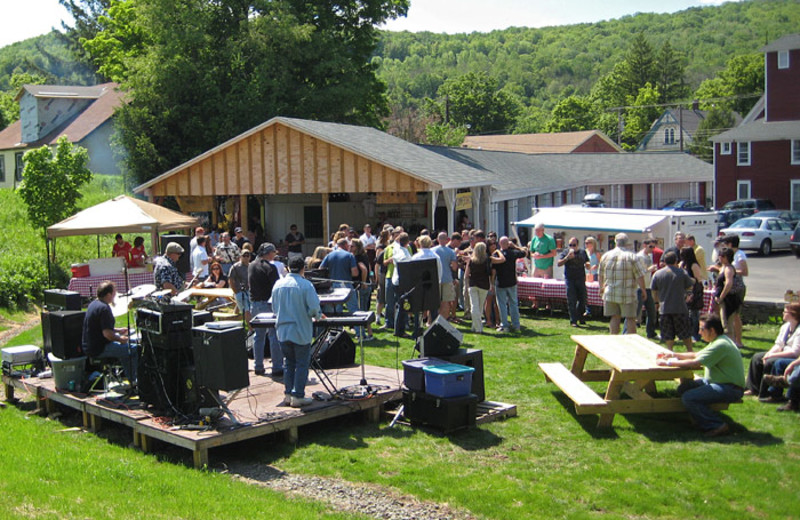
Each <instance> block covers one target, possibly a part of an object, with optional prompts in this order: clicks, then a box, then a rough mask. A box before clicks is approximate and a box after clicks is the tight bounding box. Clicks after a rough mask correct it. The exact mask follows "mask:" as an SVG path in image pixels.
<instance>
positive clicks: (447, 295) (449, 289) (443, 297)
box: [439, 282, 456, 302]
mask: <svg viewBox="0 0 800 520" xmlns="http://www.w3.org/2000/svg"><path fill="white" fill-rule="evenodd" d="M439 296H440V300H439V301H443V302H452V301H454V300H455V299H456V289H455V287H454V286H453V282H445V283H440V284H439Z"/></svg>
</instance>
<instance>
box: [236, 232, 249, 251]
mask: <svg viewBox="0 0 800 520" xmlns="http://www.w3.org/2000/svg"><path fill="white" fill-rule="evenodd" d="M233 232H234V233H236V238H234V239H233V240H232V241H233V243H234V244H236V246H237V247H238V248H239V249H242V248H243V247H244V245H245V244H249V243H250V240H249V239H248V238H247V237H246V236H244V235H243V234H242V228H240V227H237V228H236V229H234V230H233Z"/></svg>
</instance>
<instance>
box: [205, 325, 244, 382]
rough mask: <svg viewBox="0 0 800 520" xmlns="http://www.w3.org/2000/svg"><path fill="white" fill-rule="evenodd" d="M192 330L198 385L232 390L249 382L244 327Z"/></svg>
mask: <svg viewBox="0 0 800 520" xmlns="http://www.w3.org/2000/svg"><path fill="white" fill-rule="evenodd" d="M192 333H193V334H194V366H195V370H196V372H197V384H198V386H204V387H207V388H211V389H213V390H225V391H231V390H237V389H239V388H244V387H246V386H249V385H250V378H249V376H248V375H247V346H246V344H245V332H244V328H243V327H234V328H231V329H209V328H206V327H195V328H194V329H193V330H192Z"/></svg>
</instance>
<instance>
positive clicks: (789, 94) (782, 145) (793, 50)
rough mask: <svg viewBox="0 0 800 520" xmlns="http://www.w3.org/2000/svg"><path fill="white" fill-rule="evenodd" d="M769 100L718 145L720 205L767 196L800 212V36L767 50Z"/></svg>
mask: <svg viewBox="0 0 800 520" xmlns="http://www.w3.org/2000/svg"><path fill="white" fill-rule="evenodd" d="M761 50H762V51H763V52H764V53H765V58H766V59H765V73H766V74H765V77H766V80H765V83H766V84H765V88H764V96H763V97H762V98H761V99H760V100H759V102H758V103H757V104H756V105H755V107H753V110H751V111H750V113H749V114H748V115H747V117H745V118H744V120H743V121H742V123H741V124H740V125H739V126H737V127H736V128H734V129H732V130H729V131H727V132H723V133H721V134H719V135H717V136H716V137H714V138H713V139H712V140H713V142H714V174H715V175H714V176H715V190H716V193H715V204H716V206H717V207H719V206H721V205H722V204H724V203H725V202H727V201H729V200H736V199H747V198H764V199H770V200H772V202H774V203H775V205H776V207H778V208H789V209H792V210H795V211H800V34H792V35H789V36H784V37H783V38H780V39H778V40H776V41H774V42H772V43H770V44H769V45H767V46H766V47H764V48H763V49H761Z"/></svg>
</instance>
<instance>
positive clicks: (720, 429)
mask: <svg viewBox="0 0 800 520" xmlns="http://www.w3.org/2000/svg"><path fill="white" fill-rule="evenodd" d="M730 431H731V429H730V427H729V426H728V423H722V426H717V427H716V428H714V429H713V430H708V431H707V432H705V433H704V434H703V435H705V436H706V437H719V436H720V435H727V434H729V433H730Z"/></svg>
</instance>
